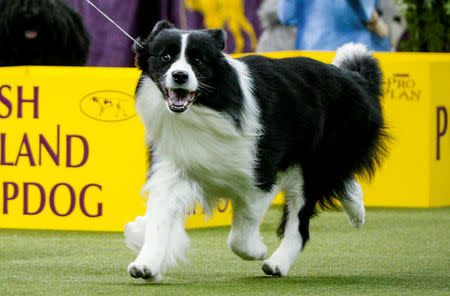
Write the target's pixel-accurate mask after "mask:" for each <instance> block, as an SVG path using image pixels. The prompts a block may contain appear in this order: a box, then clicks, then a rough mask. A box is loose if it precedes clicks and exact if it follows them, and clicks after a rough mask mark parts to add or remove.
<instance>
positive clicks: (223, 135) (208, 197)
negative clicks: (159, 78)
mask: <svg viewBox="0 0 450 296" xmlns="http://www.w3.org/2000/svg"><path fill="white" fill-rule="evenodd" d="M225 58H226V60H227V62H228V63H229V64H230V66H231V67H233V68H234V70H235V72H236V74H237V75H238V77H239V84H240V87H241V90H242V94H243V96H244V98H243V99H244V104H243V110H242V119H243V120H242V124H241V129H239V128H237V127H236V126H235V124H234V122H233V121H232V120H231V119H230V118H228V117H227V115H225V114H222V113H219V112H217V111H214V110H212V109H210V108H207V107H202V106H198V105H195V104H194V105H192V106H191V108H190V110H188V111H186V112H184V113H181V114H175V113H172V112H169V111H168V110H167V108H166V105H167V104H166V102H165V100H164V97H163V94H162V93H161V91H160V90H159V88H158V87H157V86H156V84H155V83H154V82H153V81H152V80H151V79H150V78H148V77H145V78H144V79H143V81H142V84H141V88H140V89H139V91H138V93H137V94H136V109H137V113H138V114H139V116H140V118H141V120H142V121H143V123H144V125H145V128H146V141H147V143H148V144H151V145H152V158H153V161H154V163H153V165H154V167H152V170H153V169H155V170H158V169H159V167H160V166H165V167H166V168H170V169H168V170H167V171H168V172H170V174H176V175H177V176H178V177H181V178H183V179H186V180H189V181H191V182H192V184H195V185H193V186H194V187H196V188H198V190H196V191H197V192H196V193H197V194H196V195H197V196H190V197H187V198H188V199H190V202H188V203H187V204H186V210H188V209H189V208H191V207H192V206H193V205H194V204H195V202H197V203H199V204H200V205H201V206H202V208H203V210H204V211H205V213H207V214H211V211H212V209H213V208H214V206H215V205H216V202H217V198H231V199H239V198H241V197H243V196H245V195H246V194H249V192H250V191H252V190H254V187H255V186H254V185H255V177H254V170H253V166H254V164H255V155H256V153H255V149H256V142H257V140H258V135H259V133H260V124H259V113H260V112H259V109H258V106H257V104H256V101H255V98H254V96H253V92H252V81H251V78H250V76H249V71H248V69H247V65H245V64H244V63H243V62H240V61H238V60H235V59H232V58H231V57H228V56H226V55H225ZM147 189H148V188H147V187H146V186H144V188H143V191H146V190H147Z"/></svg>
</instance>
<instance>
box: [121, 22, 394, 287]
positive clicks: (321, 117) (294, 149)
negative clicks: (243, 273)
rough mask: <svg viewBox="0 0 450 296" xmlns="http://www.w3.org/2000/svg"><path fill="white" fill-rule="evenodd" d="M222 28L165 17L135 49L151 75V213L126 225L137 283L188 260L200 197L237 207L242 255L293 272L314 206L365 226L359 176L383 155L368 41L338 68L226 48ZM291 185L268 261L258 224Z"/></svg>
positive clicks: (207, 205)
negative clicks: (190, 224) (180, 25)
mask: <svg viewBox="0 0 450 296" xmlns="http://www.w3.org/2000/svg"><path fill="white" fill-rule="evenodd" d="M225 39H226V35H225V33H224V31H222V30H220V29H218V30H195V31H184V30H179V29H177V28H175V27H174V26H173V25H172V24H170V23H169V22H167V21H160V22H159V23H157V24H156V26H155V27H154V28H153V31H152V32H151V33H150V36H149V37H148V38H147V39H146V40H144V41H143V48H138V47H136V48H135V51H136V63H137V65H138V67H139V68H140V69H141V70H142V76H141V77H140V80H139V83H138V85H137V89H136V109H137V112H138V114H139V116H140V118H141V120H142V121H143V123H144V125H145V128H146V140H147V143H148V146H149V153H150V157H151V165H150V169H149V178H148V181H147V182H146V184H145V185H144V187H143V192H144V193H146V194H147V193H148V196H149V198H148V202H147V211H146V214H145V216H144V217H138V218H137V219H136V221H134V222H130V223H128V224H127V225H126V227H125V238H126V243H127V245H128V247H130V248H131V249H133V250H135V251H137V252H138V253H139V255H138V256H137V258H136V260H135V261H134V262H132V263H131V264H130V265H129V266H128V272H129V274H130V275H131V276H132V277H134V278H143V279H149V280H153V281H158V280H161V279H162V275H163V274H164V272H165V270H166V267H168V266H170V265H175V264H176V263H177V261H178V260H179V259H182V260H183V259H184V258H185V256H184V251H185V250H186V249H187V248H188V247H189V239H188V237H187V234H186V232H185V229H184V221H185V218H186V216H187V215H189V213H191V212H192V209H193V207H195V205H196V204H199V205H200V206H201V207H202V209H203V211H204V212H205V213H207V214H211V212H212V210H213V209H214V207H215V206H216V205H217V202H218V200H219V198H222V197H223V198H228V199H230V200H231V202H232V205H233V216H232V227H231V232H230V234H229V237H228V246H229V247H230V249H231V250H232V251H233V252H234V253H236V254H237V255H238V256H239V257H241V258H243V259H245V260H265V261H264V262H263V265H262V269H263V271H264V272H265V273H266V274H269V275H273V276H286V274H287V273H288V270H289V268H290V266H291V265H292V263H293V262H294V260H295V259H296V258H297V256H298V255H299V254H300V252H301V250H302V249H303V247H304V246H305V243H306V242H307V240H308V238H309V232H308V227H309V220H310V218H311V217H312V216H313V215H314V214H315V208H316V204H318V205H321V206H322V207H333V206H334V198H336V199H337V200H339V201H340V202H341V204H342V205H343V208H344V210H345V212H346V213H347V215H348V216H349V220H350V223H351V224H352V225H353V226H355V227H359V226H361V225H362V224H363V223H364V204H363V201H362V195H363V192H362V190H361V186H360V185H359V183H358V182H357V181H356V180H355V176H356V175H360V176H361V175H362V176H369V177H370V176H371V175H372V174H373V173H374V170H375V168H376V167H377V166H378V165H379V164H380V161H381V158H382V156H383V154H384V152H385V146H384V138H385V137H386V132H385V126H384V122H383V117H382V110H381V106H380V96H381V83H382V74H381V71H380V68H379V65H378V62H377V60H376V59H374V58H373V57H372V55H371V54H370V53H369V52H368V51H367V49H366V48H365V47H364V46H363V45H360V44H347V45H344V46H343V47H342V48H340V49H339V50H338V51H337V55H336V57H335V59H334V61H333V65H329V64H324V63H321V62H318V61H315V60H312V59H309V58H303V57H298V58H286V59H270V58H266V57H263V56H258V55H250V56H246V57H242V58H239V59H233V58H231V57H229V56H227V55H226V54H224V53H223V49H224V46H225ZM280 190H283V191H284V192H285V207H284V214H283V219H282V222H281V225H280V226H279V231H278V233H279V235H280V236H281V237H282V241H281V244H280V246H279V247H278V249H277V250H276V251H275V252H274V253H273V254H272V256H270V257H268V258H267V247H266V246H265V244H264V243H263V241H262V239H261V236H260V233H259V226H260V222H261V220H262V218H263V217H264V214H265V213H266V211H267V209H268V208H269V206H270V204H271V202H272V200H273V198H274V196H275V195H276V194H277V193H278V192H279V191H280Z"/></svg>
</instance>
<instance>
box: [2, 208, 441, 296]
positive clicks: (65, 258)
mask: <svg viewBox="0 0 450 296" xmlns="http://www.w3.org/2000/svg"><path fill="white" fill-rule="evenodd" d="M279 216H280V209H279V208H274V209H271V210H270V211H269V213H268V215H267V216H266V218H265V221H264V223H263V225H262V234H263V236H264V240H265V242H266V243H267V245H268V247H269V250H270V251H271V252H273V251H274V250H275V248H276V246H277V244H278V241H277V239H276V237H275V234H274V233H275V228H276V225H277V224H278V220H279ZM227 234H228V227H218V228H210V229H201V230H191V231H189V236H190V238H191V242H192V252H191V254H190V259H191V264H190V265H186V266H183V267H181V268H178V269H171V270H169V272H168V273H167V274H166V277H165V280H164V281H163V282H161V283H158V284H147V283H145V282H143V281H142V280H135V279H132V278H131V277H129V276H128V274H127V273H126V267H127V265H128V263H129V262H130V261H132V260H133V259H134V254H133V253H132V252H131V251H129V250H128V249H127V248H126V247H125V244H124V242H123V237H122V234H121V233H92V232H61V231H25V230H0V295H2V296H3V295H58V296H60V295H109V296H110V295H426V296H428V295H430V296H431V295H450V248H449V246H450V208H440V209H368V210H367V215H366V225H364V227H363V228H362V229H360V230H356V229H354V228H352V227H351V226H350V225H349V224H348V223H347V220H346V217H345V215H344V213H342V212H340V213H339V212H338V213H336V212H333V213H321V214H320V215H319V217H316V218H314V219H313V221H312V225H311V241H310V242H309V243H308V244H307V246H306V248H305V250H304V252H303V253H302V254H301V256H300V257H299V258H298V259H297V261H296V262H295V264H294V265H293V266H292V268H291V270H290V272H289V275H288V277H286V278H272V277H267V276H264V274H263V272H262V271H261V268H260V265H261V263H260V262H248V261H242V260H240V259H239V258H238V257H236V256H235V255H233V254H232V252H231V251H229V250H228V247H227V246H226V240H227Z"/></svg>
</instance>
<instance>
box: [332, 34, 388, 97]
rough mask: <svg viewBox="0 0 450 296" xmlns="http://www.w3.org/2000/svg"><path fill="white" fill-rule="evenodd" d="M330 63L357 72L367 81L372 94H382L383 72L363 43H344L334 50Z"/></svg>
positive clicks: (377, 95) (379, 95)
mask: <svg viewBox="0 0 450 296" xmlns="http://www.w3.org/2000/svg"><path fill="white" fill-rule="evenodd" d="M332 64H333V65H335V66H336V67H338V68H339V69H342V70H348V71H352V72H356V73H358V74H359V75H361V76H362V77H363V78H364V79H365V80H366V81H367V85H368V87H369V91H370V92H371V93H372V94H373V95H376V97H378V98H380V97H381V96H382V94H383V90H382V88H381V86H382V83H383V74H382V72H381V69H380V65H379V64H378V60H377V59H375V58H374V57H373V56H372V53H371V52H370V51H369V50H368V49H367V47H366V46H365V45H363V44H361V43H353V42H350V43H346V44H344V45H343V46H341V47H340V48H339V49H338V50H337V51H336V57H335V58H334V59H333V63H332Z"/></svg>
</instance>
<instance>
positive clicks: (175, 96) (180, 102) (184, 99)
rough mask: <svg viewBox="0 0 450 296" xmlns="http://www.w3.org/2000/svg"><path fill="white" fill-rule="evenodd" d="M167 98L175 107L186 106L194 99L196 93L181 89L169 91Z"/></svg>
mask: <svg viewBox="0 0 450 296" xmlns="http://www.w3.org/2000/svg"><path fill="white" fill-rule="evenodd" d="M167 97H168V99H169V100H171V101H172V103H173V104H174V105H176V106H184V105H185V104H186V103H188V102H189V101H190V100H191V99H192V98H193V97H194V93H191V92H188V91H186V90H181V89H168V90H167Z"/></svg>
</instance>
